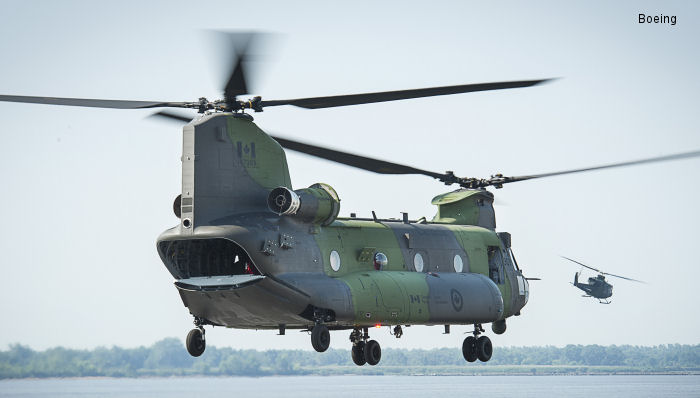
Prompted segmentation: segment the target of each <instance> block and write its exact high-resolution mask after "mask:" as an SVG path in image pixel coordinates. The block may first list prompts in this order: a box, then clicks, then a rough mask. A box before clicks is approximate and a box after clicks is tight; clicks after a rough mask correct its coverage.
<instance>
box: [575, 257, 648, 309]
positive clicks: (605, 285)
mask: <svg viewBox="0 0 700 398" xmlns="http://www.w3.org/2000/svg"><path fill="white" fill-rule="evenodd" d="M561 257H562V258H564V259H567V260H569V261H571V262H573V263H576V264H578V265H580V266H582V267H586V268H588V269H591V270H593V271H595V272H597V273H598V275H597V276H595V277H593V278H588V283H582V282H579V281H578V276H579V272H577V273H575V274H574V283H572V285H574V286H576V287H577V288H579V289H581V290H583V291H584V292H585V293H586V294H585V295H584V296H583V297H595V298H597V299H598V302H599V303H601V304H610V303H611V301H610V300H608V299H609V298H610V297H611V296H612V289H613V286H612V285H611V284H610V283H609V282H607V281H606V280H605V275H609V276H614V277H615V278H621V279H626V280H628V281H633V282H639V283H646V282H643V281H640V280H637V279H632V278H628V277H626V276H620V275H615V274H611V273H609V272H603V271H601V270H599V269H597V268H593V267H589V266H588V265H586V264H583V263H581V262H578V261H576V260H574V259H571V258H568V257H565V256H561Z"/></svg>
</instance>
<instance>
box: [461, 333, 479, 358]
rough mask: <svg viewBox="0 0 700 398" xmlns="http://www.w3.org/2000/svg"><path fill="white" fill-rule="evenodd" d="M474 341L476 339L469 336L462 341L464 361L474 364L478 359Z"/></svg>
mask: <svg viewBox="0 0 700 398" xmlns="http://www.w3.org/2000/svg"><path fill="white" fill-rule="evenodd" d="M476 341H477V340H476V337H474V336H469V337H467V338H466V339H464V343H462V355H464V359H466V360H467V362H474V361H476V359H477V358H478V355H477V353H476Z"/></svg>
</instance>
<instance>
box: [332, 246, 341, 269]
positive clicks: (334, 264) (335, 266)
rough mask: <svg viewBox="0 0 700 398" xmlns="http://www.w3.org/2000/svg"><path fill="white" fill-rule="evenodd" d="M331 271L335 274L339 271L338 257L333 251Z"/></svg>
mask: <svg viewBox="0 0 700 398" xmlns="http://www.w3.org/2000/svg"><path fill="white" fill-rule="evenodd" d="M331 269H333V271H336V272H338V270H339V269H340V255H339V254H338V252H337V251H335V250H333V251H332V252H331Z"/></svg>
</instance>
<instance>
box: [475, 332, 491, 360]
mask: <svg viewBox="0 0 700 398" xmlns="http://www.w3.org/2000/svg"><path fill="white" fill-rule="evenodd" d="M492 354H493V345H492V344H491V339H489V338H488V337H486V336H481V337H479V338H478V339H476V355H477V356H478V357H479V360H480V361H481V362H488V360H489V359H491V355H492Z"/></svg>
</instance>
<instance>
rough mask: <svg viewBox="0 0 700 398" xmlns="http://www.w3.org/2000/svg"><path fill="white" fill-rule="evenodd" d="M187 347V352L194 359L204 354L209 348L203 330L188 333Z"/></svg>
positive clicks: (193, 330)
mask: <svg viewBox="0 0 700 398" xmlns="http://www.w3.org/2000/svg"><path fill="white" fill-rule="evenodd" d="M185 345H186V346H187V352H189V353H190V355H192V356H193V357H198V356H200V355H202V354H203V353H204V349H205V348H207V343H206V341H204V333H202V330H201V329H192V330H190V332H189V333H187V340H186V341H185Z"/></svg>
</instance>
